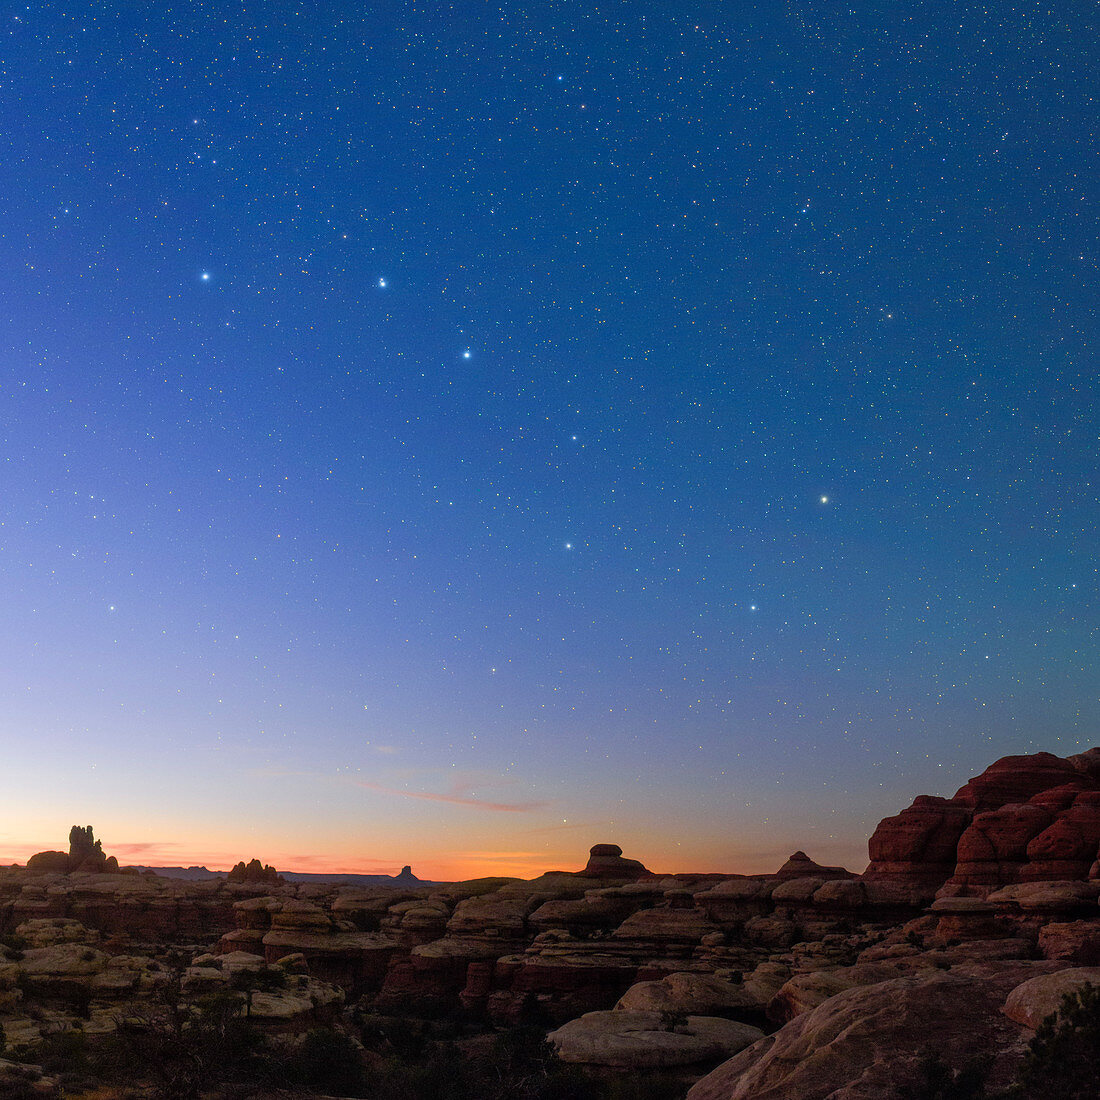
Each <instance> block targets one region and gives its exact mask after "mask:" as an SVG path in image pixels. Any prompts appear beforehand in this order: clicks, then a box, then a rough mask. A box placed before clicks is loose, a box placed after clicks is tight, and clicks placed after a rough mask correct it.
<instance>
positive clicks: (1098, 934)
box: [1039, 920, 1100, 966]
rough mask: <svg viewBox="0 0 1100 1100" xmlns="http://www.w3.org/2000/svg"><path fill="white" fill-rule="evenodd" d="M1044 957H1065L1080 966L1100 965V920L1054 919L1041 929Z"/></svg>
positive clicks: (1040, 947)
mask: <svg viewBox="0 0 1100 1100" xmlns="http://www.w3.org/2000/svg"><path fill="white" fill-rule="evenodd" d="M1039 952H1040V953H1041V954H1042V956H1043V958H1044V959H1064V960H1065V961H1066V962H1071V963H1076V964H1077V965H1078V966H1096V965H1100V920H1077V921H1052V922H1050V923H1049V924H1045V925H1043V927H1042V928H1040V929H1039Z"/></svg>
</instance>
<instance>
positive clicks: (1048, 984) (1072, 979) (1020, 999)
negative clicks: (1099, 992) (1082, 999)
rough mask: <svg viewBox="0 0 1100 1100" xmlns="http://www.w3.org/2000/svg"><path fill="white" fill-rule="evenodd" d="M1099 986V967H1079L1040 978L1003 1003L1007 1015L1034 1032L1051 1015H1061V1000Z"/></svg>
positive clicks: (1032, 979) (1020, 988) (1010, 994)
mask: <svg viewBox="0 0 1100 1100" xmlns="http://www.w3.org/2000/svg"><path fill="white" fill-rule="evenodd" d="M1089 984H1091V985H1098V986H1100V967H1098V966H1077V967H1071V968H1070V969H1067V970H1058V971H1056V972H1055V973H1053V974H1040V975H1039V976H1038V977H1035V978H1030V979H1029V980H1028V981H1026V982H1023V983H1021V984H1020V985H1018V986H1016V988H1015V989H1013V990H1012V992H1011V993H1009V995H1008V997H1007V999H1006V1000H1005V1003H1004V1009H1003V1011H1004V1014H1005V1015H1006V1016H1007V1017H1008V1018H1009V1019H1010V1020H1014V1021H1015V1022H1016V1023H1018V1024H1022V1025H1023V1026H1024V1027H1029V1028H1031V1029H1032V1030H1033V1031H1034V1030H1035V1029H1037V1028H1038V1026H1039V1025H1040V1024H1041V1023H1042V1022H1043V1020H1045V1019H1046V1018H1047V1016H1049V1015H1050V1014H1051V1013H1052V1012H1057V1011H1058V1006H1059V1005H1060V1004H1061V1003H1062V997H1063V996H1065V994H1067V993H1075V992H1076V991H1077V990H1079V989H1080V988H1081V987H1082V986H1084V985H1089Z"/></svg>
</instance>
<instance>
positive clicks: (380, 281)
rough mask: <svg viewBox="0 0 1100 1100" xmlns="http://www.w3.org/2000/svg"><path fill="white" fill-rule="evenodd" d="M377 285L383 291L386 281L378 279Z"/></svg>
mask: <svg viewBox="0 0 1100 1100" xmlns="http://www.w3.org/2000/svg"><path fill="white" fill-rule="evenodd" d="M378 285H379V286H380V287H382V289H383V290H384V289H385V287H386V280H385V279H379V280H378Z"/></svg>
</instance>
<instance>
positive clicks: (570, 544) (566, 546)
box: [565, 542, 573, 550]
mask: <svg viewBox="0 0 1100 1100" xmlns="http://www.w3.org/2000/svg"><path fill="white" fill-rule="evenodd" d="M565 548H566V550H572V549H573V544H572V543H571V542H567V543H566V544H565Z"/></svg>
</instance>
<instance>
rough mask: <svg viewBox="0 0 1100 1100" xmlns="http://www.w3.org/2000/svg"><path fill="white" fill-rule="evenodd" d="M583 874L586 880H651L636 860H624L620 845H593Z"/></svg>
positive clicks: (650, 872)
mask: <svg viewBox="0 0 1100 1100" xmlns="http://www.w3.org/2000/svg"><path fill="white" fill-rule="evenodd" d="M581 874H582V875H583V876H584V877H585V878H601V879H618V880H620V881H621V880H625V881H628V882H634V881H637V880H638V879H642V878H649V877H650V876H651V875H652V871H649V870H647V869H646V868H645V867H644V866H643V865H642V864H641V863H639V862H638V860H636V859H624V858H623V850H622V848H620V847H619V846H618V844H593V845H592V847H591V848H590V849H589V850H588V863H587V864H586V865H585V868H584V870H583V871H582V872H581Z"/></svg>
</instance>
